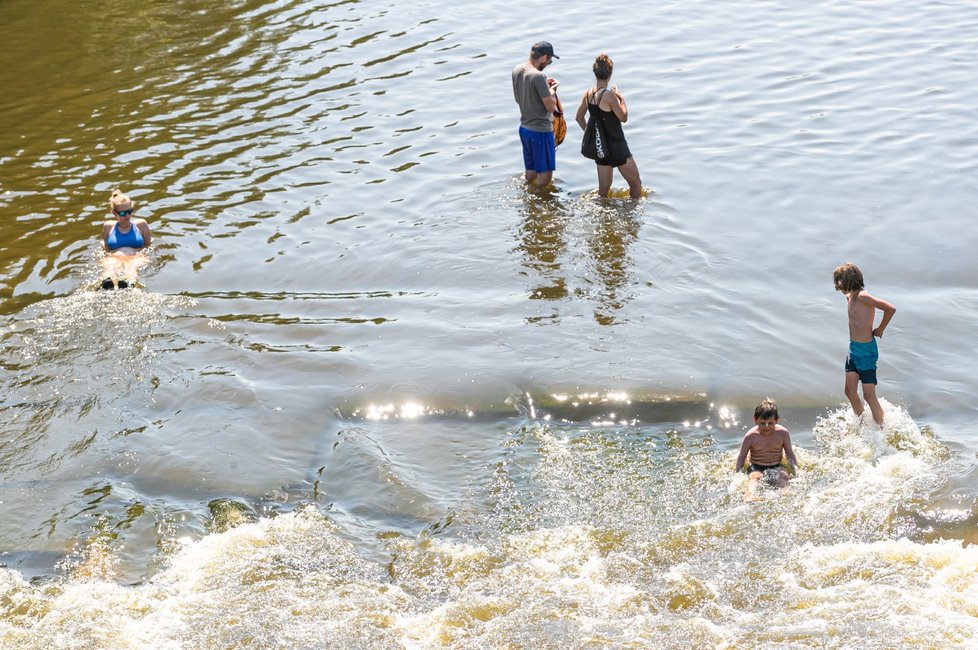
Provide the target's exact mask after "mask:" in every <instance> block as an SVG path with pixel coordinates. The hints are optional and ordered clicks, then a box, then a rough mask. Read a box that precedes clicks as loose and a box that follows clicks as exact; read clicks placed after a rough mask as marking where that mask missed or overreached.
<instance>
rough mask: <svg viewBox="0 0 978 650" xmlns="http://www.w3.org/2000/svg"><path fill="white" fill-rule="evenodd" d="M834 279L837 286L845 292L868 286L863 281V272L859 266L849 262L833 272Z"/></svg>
mask: <svg viewBox="0 0 978 650" xmlns="http://www.w3.org/2000/svg"><path fill="white" fill-rule="evenodd" d="M832 280H833V281H834V282H835V288H836V289H839V290H840V291H843V292H845V293H849V292H852V291H862V290H863V289H864V288H865V286H866V285H865V283H864V282H863V272H862V271H860V270H859V267H858V266H856V265H855V264H850V263H849V262H846V263H845V264H843V265H842V266H840V267H838V268H837V269H835V271H833V272H832Z"/></svg>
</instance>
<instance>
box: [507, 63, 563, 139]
mask: <svg viewBox="0 0 978 650" xmlns="http://www.w3.org/2000/svg"><path fill="white" fill-rule="evenodd" d="M549 94H550V86H548V85H547V75H545V74H543V73H542V72H540V71H539V70H537V69H536V68H534V67H533V66H532V65H530V62H529V61H527V62H526V63H521V64H519V65H518V66H516V67H515V68H513V97H515V98H516V103H517V104H519V105H520V125H521V126H525V127H526V128H528V129H530V130H531V131H543V132H546V131H553V130H554V126H553V116H552V115H551V114H550V111H548V110H547V107H546V106H544V105H543V99H542V98H543V97H546V96H547V95H549Z"/></svg>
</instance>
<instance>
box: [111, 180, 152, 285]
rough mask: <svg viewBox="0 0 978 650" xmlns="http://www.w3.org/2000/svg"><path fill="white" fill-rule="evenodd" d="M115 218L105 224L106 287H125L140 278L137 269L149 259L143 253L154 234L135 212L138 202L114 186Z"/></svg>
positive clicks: (112, 197)
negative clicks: (135, 215) (151, 233)
mask: <svg viewBox="0 0 978 650" xmlns="http://www.w3.org/2000/svg"><path fill="white" fill-rule="evenodd" d="M109 207H110V208H111V209H112V216H113V217H114V218H113V219H109V220H108V221H106V222H105V223H104V224H102V245H103V246H104V247H105V257H103V258H102V272H103V276H104V279H103V280H102V288H103V289H115V288H116V287H119V288H120V289H125V288H127V287H128V286H129V285H131V284H132V283H134V282H135V281H136V273H137V272H138V271H139V269H140V268H142V267H143V266H145V265H146V263H147V262H148V261H149V260H148V259H147V258H146V255H145V254H143V249H145V248H146V247H148V246H149V245H150V243H151V242H152V240H153V238H152V235H150V232H149V225H147V223H146V220H145V219H137V218H136V217H134V216H133V212H135V204H134V203H133V202H132V201H131V200H130V199H129V197H128V196H126V195H125V194H123V193H122V190H113V191H112V196H111V197H110V198H109Z"/></svg>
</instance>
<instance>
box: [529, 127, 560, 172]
mask: <svg viewBox="0 0 978 650" xmlns="http://www.w3.org/2000/svg"><path fill="white" fill-rule="evenodd" d="M520 142H522V143H523V167H524V168H525V169H526V170H527V171H531V170H532V171H535V172H536V173H538V174H542V173H544V172H552V171H554V170H555V169H557V145H556V143H555V142H554V132H553V131H531V130H530V129H528V128H526V127H524V126H521V127H520Z"/></svg>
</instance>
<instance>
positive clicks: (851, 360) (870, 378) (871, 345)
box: [846, 338, 880, 384]
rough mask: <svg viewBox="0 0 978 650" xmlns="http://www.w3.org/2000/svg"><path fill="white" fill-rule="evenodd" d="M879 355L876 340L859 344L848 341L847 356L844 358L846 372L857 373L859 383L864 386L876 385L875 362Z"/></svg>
mask: <svg viewBox="0 0 978 650" xmlns="http://www.w3.org/2000/svg"><path fill="white" fill-rule="evenodd" d="M879 358H880V353H879V349H878V348H877V347H876V339H875V338H874V339H873V340H872V341H867V342H866V343H860V342H859V341H849V356H847V357H846V372H855V373H859V381H861V382H862V383H864V384H875V383H876V361H877V360H879Z"/></svg>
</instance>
